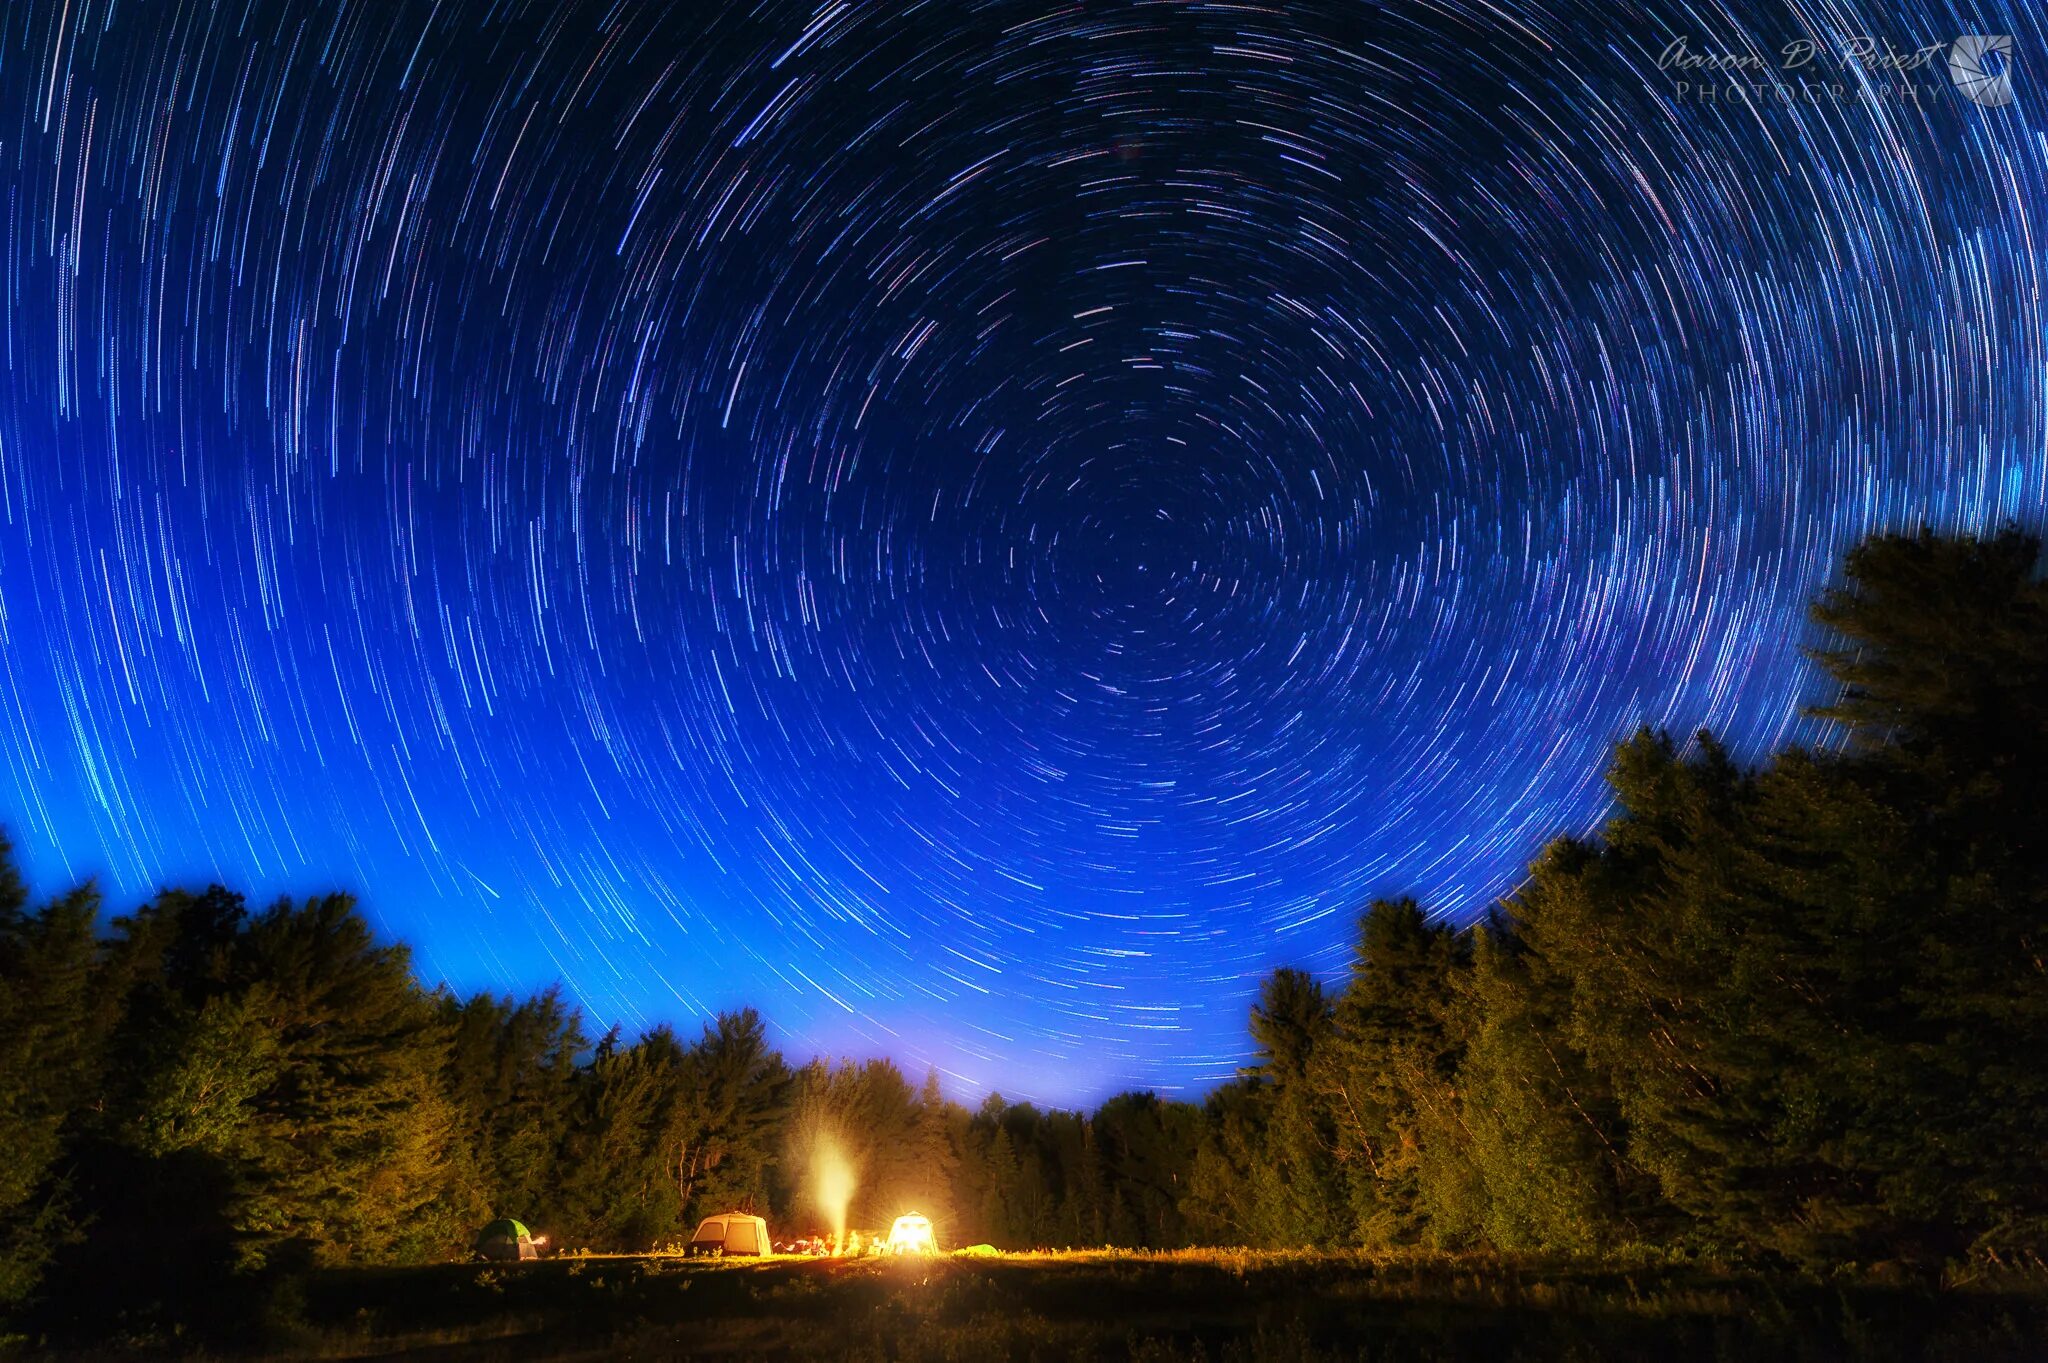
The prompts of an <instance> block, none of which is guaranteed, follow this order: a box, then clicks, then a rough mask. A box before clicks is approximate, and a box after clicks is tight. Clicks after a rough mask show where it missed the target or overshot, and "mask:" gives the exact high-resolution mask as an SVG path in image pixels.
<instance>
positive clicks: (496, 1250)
mask: <svg viewBox="0 0 2048 1363" xmlns="http://www.w3.org/2000/svg"><path fill="white" fill-rule="evenodd" d="M476 1252H477V1254H478V1256H479V1257H481V1258H485V1259H538V1258H539V1257H540V1250H539V1249H538V1248H537V1247H536V1246H535V1245H534V1242H533V1233H532V1232H531V1231H529V1230H527V1229H526V1226H525V1225H524V1224H523V1223H521V1222H518V1221H514V1220H513V1219H512V1218H511V1217H509V1216H507V1217H503V1218H501V1219H499V1220H496V1221H493V1222H491V1224H490V1225H488V1226H485V1227H484V1228H483V1230H481V1231H479V1232H478V1233H477V1237H476Z"/></svg>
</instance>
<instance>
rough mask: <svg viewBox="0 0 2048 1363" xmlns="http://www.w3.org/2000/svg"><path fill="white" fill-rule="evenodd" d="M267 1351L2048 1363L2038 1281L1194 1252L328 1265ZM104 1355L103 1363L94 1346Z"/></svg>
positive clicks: (470, 1358)
mask: <svg viewBox="0 0 2048 1363" xmlns="http://www.w3.org/2000/svg"><path fill="white" fill-rule="evenodd" d="M282 1305H283V1306H284V1307H285V1308H286V1310H285V1311H284V1313H283V1314H282V1315H281V1317H280V1319H282V1320H286V1321H289V1324H286V1325H281V1326H279V1327H277V1331H274V1332H273V1339H274V1343H273V1345H272V1347H271V1348H270V1349H268V1350H267V1351H266V1353H265V1355H264V1356H267V1357H273V1358H287V1357H289V1358H334V1359H339V1358H352V1359H378V1358H393V1359H396V1358H409V1359H433V1360H447V1361H448V1363H456V1361H458V1360H459V1361H460V1363H485V1361H486V1360H506V1363H511V1361H512V1360H519V1361H520V1363H541V1361H543V1360H585V1359H588V1360H596V1359H614V1358H616V1359H706V1360H714V1359H716V1360H726V1359H749V1360H765V1359H785V1358H791V1359H797V1358H801V1359H808V1358H820V1359H845V1360H855V1361H858V1363H867V1361H869V1360H873V1361H874V1363H881V1361H882V1360H891V1361H894V1360H903V1361H904V1363H924V1361H925V1360H932V1361H933V1363H936V1361H937V1360H949V1361H951V1360H959V1361H961V1363H967V1361H969V1360H975V1361H977V1363H978V1361H979V1360H1002V1359H1013V1360H1042V1361H1043V1363H1056V1361H1059V1360H1068V1359H1076V1360H1087V1359H1099V1360H1126V1359H1128V1360H1137V1361H1138V1363H1182V1361H1186V1363H1193V1361H1194V1360H1203V1363H1238V1361H1241V1363H1322V1361H1323V1360H1340V1359H1341V1360H1346V1363H1351V1361H1352V1360H1369V1361H1370V1363H1435V1361H1436V1360H1466V1359H1471V1360H1487V1361H1488V1363H1494V1361H1496V1360H1498V1361H1499V1363H1508V1361H1510V1360H1518V1359H1527V1360H1535V1359H1573V1360H1581V1359H1583V1360H1592V1359H1602V1360H1605V1359H1644V1360H1654V1361H1655V1363H1691V1361H1692V1360H1710V1359H1711V1360H1730V1361H1731V1363H1732V1361H1733V1360H1742V1361H1743V1363H1753V1361H1755V1360H1769V1359H1788V1360H1802V1361H1804V1360H1813V1361H1814V1363H1821V1361H1822V1360H1838V1359H1881V1360H1899V1361H1900V1363H1906V1361H1907V1360H1930V1361H1931V1363H1939V1361H1940V1360H1957V1361H1958V1363H1962V1361H1963V1360H1967V1361H1968V1363H1993V1361H1994V1360H2003V1359H2013V1360H2019V1359H2028V1360H2033V1359H2041V1358H2048V1278H2043V1277H2041V1276H2040V1275H2028V1276H2021V1277H2006V1278H2002V1279H1998V1280H1991V1279H1980V1280H1978V1281H1976V1282H1972V1283H1969V1284H1965V1285H1960V1286H1958V1285H1950V1286H1947V1287H1944V1288H1939V1289H1937V1288H1935V1287H1932V1286H1928V1285H1920V1286H1907V1285H1898V1284H1890V1285H1887V1284H1880V1283H1872V1282H1857V1283H1846V1282H1845V1283H1822V1282H1816V1281H1811V1280H1799V1279H1786V1278H1765V1277H1758V1276H1752V1275H1745V1274H1740V1273H1732V1272H1718V1271H1714V1270H1710V1269H1702V1268H1698V1267H1669V1266H1652V1267H1643V1268H1640V1269H1636V1270H1629V1271H1625V1270H1620V1269H1592V1268H1575V1267H1572V1266H1569V1265H1558V1264H1550V1265H1543V1264H1534V1263H1515V1262H1502V1261H1496V1260H1475V1259H1453V1258H1443V1257H1425V1256H1410V1257H1400V1258H1390V1257H1367V1256H1362V1255H1359V1256H1350V1255H1308V1254H1298V1255H1297V1254H1249V1253H1217V1252H1205V1253H1190V1254H1178V1255H1141V1254H1118V1253H1099V1254H1094V1253H1091V1254H1064V1255H1004V1256H1000V1257H981V1258H967V1257H942V1258H938V1259H932V1260H903V1261H885V1260H865V1261H858V1262H833V1261H827V1260H811V1259H777V1260H771V1261H768V1262H765V1263H747V1262H729V1263H722V1264H721V1263H710V1264H704V1263H685V1262H682V1261H680V1260H676V1259H664V1258H602V1257H591V1258H583V1259H559V1260H550V1261H543V1262H539V1263H528V1264H519V1265H501V1266H496V1267H482V1266H470V1265H447V1266H441V1267H431V1268H416V1269H388V1270H374V1271H370V1270H366V1271H355V1272H337V1273H328V1274H323V1275H320V1276H317V1277H315V1278H313V1279H310V1280H309V1281H308V1282H307V1283H306V1284H305V1285H304V1288H303V1292H302V1294H301V1295H300V1296H298V1297H297V1299H295V1300H291V1301H289V1302H286V1303H283V1304H282ZM103 1356H106V1357H112V1356H115V1355H103Z"/></svg>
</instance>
